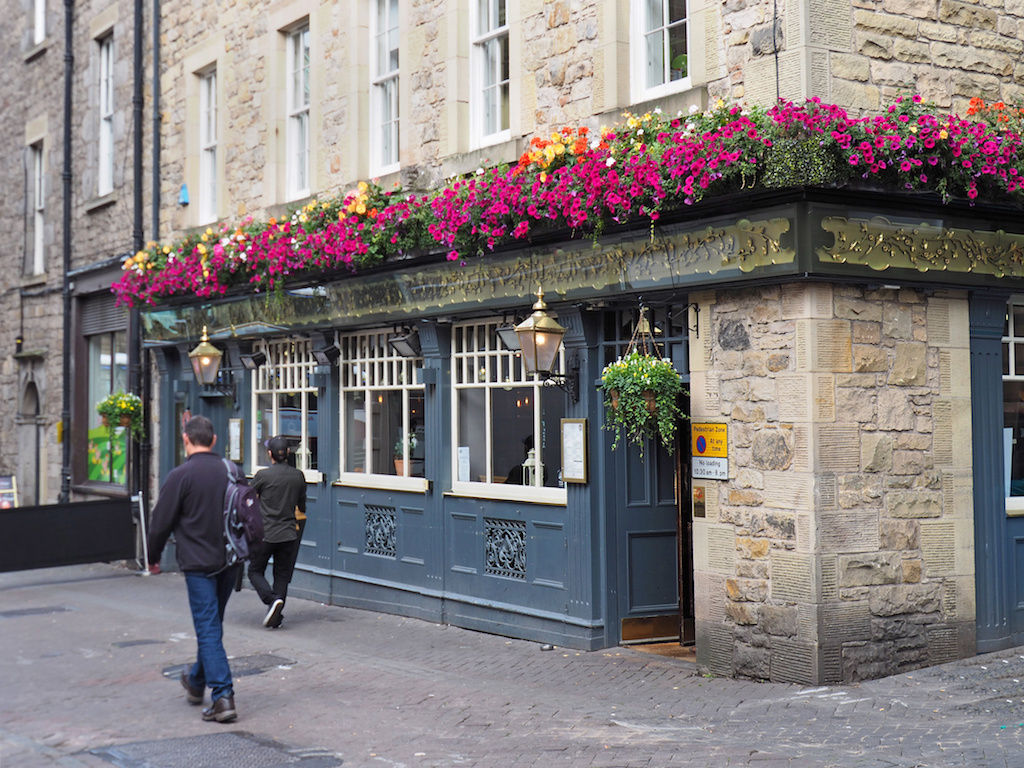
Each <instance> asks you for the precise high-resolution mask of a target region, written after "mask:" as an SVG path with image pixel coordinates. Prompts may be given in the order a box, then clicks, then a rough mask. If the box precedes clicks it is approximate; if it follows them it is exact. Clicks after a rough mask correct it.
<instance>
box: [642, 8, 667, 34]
mask: <svg viewBox="0 0 1024 768" xmlns="http://www.w3.org/2000/svg"><path fill="white" fill-rule="evenodd" d="M644 11H645V13H644V24H645V26H644V32H651V31H653V30H657V29H661V27H663V26H664V25H665V0H647V2H646V3H645V4H644Z"/></svg>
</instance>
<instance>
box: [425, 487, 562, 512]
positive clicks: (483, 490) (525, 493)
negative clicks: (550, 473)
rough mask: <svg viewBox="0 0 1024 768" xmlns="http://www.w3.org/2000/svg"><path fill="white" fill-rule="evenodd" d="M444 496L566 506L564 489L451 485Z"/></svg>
mask: <svg viewBox="0 0 1024 768" xmlns="http://www.w3.org/2000/svg"><path fill="white" fill-rule="evenodd" d="M444 495H445V496H459V497H466V498H471V499H491V500H493V501H515V502H521V503H526V504H544V505H546V506H559V507H564V506H565V505H566V492H565V488H529V489H528V488H526V487H525V486H521V485H505V484H503V483H501V484H499V483H452V489H451V490H450V491H446V492H445V494H444Z"/></svg>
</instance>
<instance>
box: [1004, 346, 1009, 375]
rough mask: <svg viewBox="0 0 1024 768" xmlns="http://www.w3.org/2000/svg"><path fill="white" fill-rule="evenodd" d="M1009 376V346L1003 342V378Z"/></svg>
mask: <svg viewBox="0 0 1024 768" xmlns="http://www.w3.org/2000/svg"><path fill="white" fill-rule="evenodd" d="M1009 375H1010V345H1009V344H1007V343H1006V342H1005V341H1004V342H1003V376H1009Z"/></svg>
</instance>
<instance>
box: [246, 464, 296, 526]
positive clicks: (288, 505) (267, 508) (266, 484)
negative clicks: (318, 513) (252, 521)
mask: <svg viewBox="0 0 1024 768" xmlns="http://www.w3.org/2000/svg"><path fill="white" fill-rule="evenodd" d="M252 487H253V488H255V489H256V493H258V494H259V495H260V512H262V513H263V540H264V541H268V542H271V543H274V544H277V543H280V542H282V541H294V540H295V538H296V537H297V536H298V524H297V523H296V522H295V508H296V507H298V508H299V511H300V512H302V513H303V514H305V512H306V478H305V476H304V475H303V474H302V471H301V470H298V469H295V467H292V466H290V465H288V464H271V465H270V466H269V467H267V468H265V469H261V470H260V471H259V472H257V473H256V476H255V477H254V478H253V479H252Z"/></svg>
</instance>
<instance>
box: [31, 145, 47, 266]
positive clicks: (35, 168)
mask: <svg viewBox="0 0 1024 768" xmlns="http://www.w3.org/2000/svg"><path fill="white" fill-rule="evenodd" d="M30 150H31V153H32V267H31V271H30V273H29V274H32V275H41V274H43V273H44V272H45V271H46V241H45V234H46V231H45V227H46V155H45V154H44V153H43V142H41V141H39V142H36V143H35V144H33V145H32V146H31V147H30Z"/></svg>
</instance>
